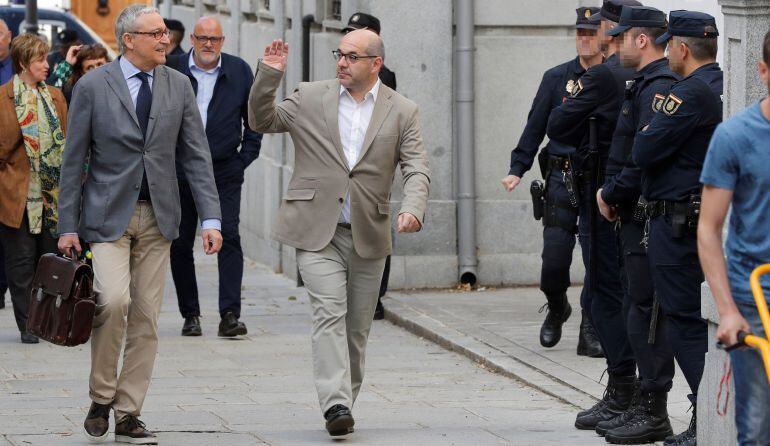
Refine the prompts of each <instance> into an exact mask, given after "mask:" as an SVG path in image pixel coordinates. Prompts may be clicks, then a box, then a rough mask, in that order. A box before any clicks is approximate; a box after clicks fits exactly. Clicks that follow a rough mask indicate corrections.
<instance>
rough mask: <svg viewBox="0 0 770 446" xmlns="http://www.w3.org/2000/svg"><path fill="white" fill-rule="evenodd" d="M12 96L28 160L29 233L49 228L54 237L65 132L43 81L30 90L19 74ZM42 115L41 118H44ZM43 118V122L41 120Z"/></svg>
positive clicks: (14, 78) (57, 217)
mask: <svg viewBox="0 0 770 446" xmlns="http://www.w3.org/2000/svg"><path fill="white" fill-rule="evenodd" d="M13 96H14V101H15V104H16V117H17V119H18V120H19V127H21V134H22V137H23V138H24V148H25V149H26V151H27V157H28V158H29V167H30V176H29V189H28V192H27V218H28V219H29V232H30V233H31V234H40V233H41V231H42V230H43V229H47V230H48V231H50V232H51V235H53V236H54V237H56V236H57V234H56V224H57V222H58V220H59V216H58V214H57V213H56V206H57V201H58V199H59V176H60V174H61V160H62V152H63V150H64V133H63V132H62V130H61V123H60V122H59V118H58V117H57V116H56V109H55V108H54V105H53V99H52V98H51V93H50V92H49V91H48V87H46V85H45V83H44V82H41V83H40V84H38V86H37V89H34V88H30V87H29V86H28V85H27V84H25V83H24V81H22V80H21V78H19V76H18V75H16V76H14V77H13ZM41 113H42V116H41ZM40 118H42V119H40Z"/></svg>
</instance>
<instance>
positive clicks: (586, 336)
mask: <svg viewBox="0 0 770 446" xmlns="http://www.w3.org/2000/svg"><path fill="white" fill-rule="evenodd" d="M582 313H583V314H582V319H581V320H580V334H579V335H578V345H577V354H578V356H588V357H589V358H603V357H604V350H603V349H602V344H601V343H600V342H599V337H598V336H596V332H595V331H594V326H593V325H591V321H590V320H589V319H588V318H587V317H586V311H585V310H583V312H582Z"/></svg>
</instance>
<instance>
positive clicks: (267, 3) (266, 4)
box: [262, 0, 270, 11]
mask: <svg viewBox="0 0 770 446" xmlns="http://www.w3.org/2000/svg"><path fill="white" fill-rule="evenodd" d="M262 7H263V8H265V10H266V11H270V0H262Z"/></svg>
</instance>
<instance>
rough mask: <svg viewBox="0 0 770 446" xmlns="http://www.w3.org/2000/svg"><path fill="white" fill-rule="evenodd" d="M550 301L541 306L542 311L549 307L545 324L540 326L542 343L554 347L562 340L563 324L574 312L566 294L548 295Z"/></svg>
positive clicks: (544, 345)
mask: <svg viewBox="0 0 770 446" xmlns="http://www.w3.org/2000/svg"><path fill="white" fill-rule="evenodd" d="M546 298H547V299H548V303H547V304H545V305H543V306H542V307H540V312H542V311H543V310H545V309H546V308H548V313H547V314H546V315H545V321H543V326H542V327H540V345H542V346H543V347H553V346H555V345H556V344H558V343H559V340H561V326H562V324H564V322H566V321H567V319H569V316H570V314H572V307H571V306H570V304H569V302H568V301H567V295H566V294H560V295H556V296H553V295H551V296H546Z"/></svg>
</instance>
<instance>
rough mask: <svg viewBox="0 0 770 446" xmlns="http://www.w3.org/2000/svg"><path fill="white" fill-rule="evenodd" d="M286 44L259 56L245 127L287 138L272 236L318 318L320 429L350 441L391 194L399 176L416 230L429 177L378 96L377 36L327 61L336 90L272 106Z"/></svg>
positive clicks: (402, 106)
mask: <svg viewBox="0 0 770 446" xmlns="http://www.w3.org/2000/svg"><path fill="white" fill-rule="evenodd" d="M288 51H289V49H288V45H286V44H284V43H283V42H282V41H280V40H276V41H274V42H273V43H272V44H271V45H270V46H268V47H267V48H266V49H265V54H264V58H263V59H262V61H261V62H260V63H259V65H258V67H257V76H256V78H255V80H254V84H253V85H252V87H251V94H250V96H249V125H250V126H251V128H252V129H254V130H255V131H258V132H264V133H278V132H289V133H290V134H291V137H292V141H293V142H294V148H295V156H294V174H293V175H292V178H291V181H290V182H289V190H288V191H287V192H286V195H285V196H284V202H283V203H282V205H281V210H280V212H279V214H278V221H277V223H276V224H275V225H274V230H273V237H274V238H275V239H277V240H279V241H281V242H283V243H286V244H288V245H290V246H293V247H295V248H296V249H297V264H298V265H299V271H300V274H301V275H302V279H303V280H304V282H305V287H306V288H307V292H308V295H309V296H310V304H311V305H312V312H313V333H312V345H313V372H314V375H315V383H316V389H317V391H318V400H319V403H320V405H321V410H322V412H323V413H324V417H325V418H326V429H327V431H328V432H329V434H330V435H332V436H344V435H347V434H349V433H351V432H353V424H354V421H353V416H352V414H351V411H350V408H351V407H352V406H353V402H354V401H355V399H356V397H357V395H358V392H359V390H360V388H361V383H362V382H363V378H364V353H365V350H366V341H367V338H368V336H369V329H370V328H371V325H372V316H374V309H375V306H376V304H377V295H378V291H379V288H380V280H381V279H382V272H383V267H384V266H385V257H386V256H387V255H389V254H390V253H391V251H392V245H391V235H390V225H391V217H390V216H391V209H390V192H391V187H392V184H393V177H394V175H395V170H396V168H397V167H399V165H400V167H401V174H402V177H403V191H404V196H403V199H402V202H401V210H400V211H399V214H398V223H397V224H398V231H399V232H416V231H419V230H420V229H421V228H422V223H423V219H424V217H425V212H426V209H427V201H428V190H429V183H430V176H429V175H430V174H429V170H428V156H427V153H426V151H425V147H424V146H423V143H422V136H421V134H420V123H419V119H418V114H419V113H418V108H417V105H416V104H415V103H414V102H412V101H410V100H409V99H406V98H405V97H403V96H401V95H400V94H398V93H396V92H395V91H393V90H392V89H390V88H388V87H387V86H385V85H383V84H382V82H381V81H380V80H379V79H378V77H377V75H378V73H379V71H380V69H381V68H382V64H383V60H384V58H385V47H384V45H383V43H382V40H381V39H380V37H379V36H378V35H377V34H375V33H373V32H371V31H369V30H355V31H352V32H350V33H349V34H347V35H345V36H344V37H342V41H341V42H340V46H339V48H338V49H337V50H334V51H333V53H332V55H333V56H334V58H335V60H336V61H337V79H334V80H328V81H321V82H310V83H302V84H300V85H299V87H298V88H297V90H295V91H294V94H292V95H291V96H290V97H288V98H286V99H285V100H283V101H282V102H281V103H279V104H275V91H276V89H277V88H278V85H279V84H280V82H281V78H282V77H283V72H284V69H285V67H286V59H287V57H288Z"/></svg>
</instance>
